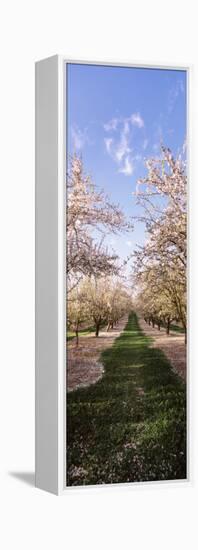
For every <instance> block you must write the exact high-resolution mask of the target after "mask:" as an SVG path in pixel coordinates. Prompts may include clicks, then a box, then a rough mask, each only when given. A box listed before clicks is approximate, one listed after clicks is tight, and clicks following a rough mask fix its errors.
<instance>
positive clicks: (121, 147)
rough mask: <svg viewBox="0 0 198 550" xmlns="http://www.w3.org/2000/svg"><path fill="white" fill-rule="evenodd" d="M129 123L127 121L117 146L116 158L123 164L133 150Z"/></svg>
mask: <svg viewBox="0 0 198 550" xmlns="http://www.w3.org/2000/svg"><path fill="white" fill-rule="evenodd" d="M128 135H129V123H128V121H126V120H125V122H124V126H123V129H122V131H121V133H120V141H119V143H118V145H117V148H116V152H115V156H116V159H117V161H118V162H121V161H122V160H123V158H124V157H125V155H127V154H128V153H130V152H131V149H130V147H129V140H128Z"/></svg>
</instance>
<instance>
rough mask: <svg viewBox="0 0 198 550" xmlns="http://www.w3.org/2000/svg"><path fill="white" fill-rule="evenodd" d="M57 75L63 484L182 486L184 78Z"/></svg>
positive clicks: (82, 67) (71, 71) (110, 72)
mask: <svg viewBox="0 0 198 550" xmlns="http://www.w3.org/2000/svg"><path fill="white" fill-rule="evenodd" d="M66 71H67V78H66V82H67V89H66V90H65V94H66V121H67V128H66V132H67V139H66V142H67V151H66V166H67V169H66V172H67V176H66V196H67V201H66V202H67V221H66V225H67V227H66V240H67V253H66V256H67V258H66V259H67V261H66V271H67V281H66V286H67V304H66V309H67V334H66V357H67V360H66V365H65V368H66V379H67V397H66V409H67V410H66V485H67V486H82V485H101V484H112V483H129V482H148V481H168V480H183V479H186V478H187V446H186V440H187V422H186V361H187V353H186V349H187V303H186V302H187V298H186V284H187V274H186V266H187V234H186V233H187V160H186V157H187V155H186V151H187V137H186V136H187V72H186V71H185V70H179V69H178V70H173V69H157V68H138V67H119V66H107V65H106V66H102V65H94V64H93V65H91V64H90V65H88V64H78V63H70V64H67V65H66Z"/></svg>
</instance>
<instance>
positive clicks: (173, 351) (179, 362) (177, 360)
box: [138, 317, 187, 381]
mask: <svg viewBox="0 0 198 550" xmlns="http://www.w3.org/2000/svg"><path fill="white" fill-rule="evenodd" d="M138 321H139V325H140V328H141V329H142V330H143V332H144V334H146V336H150V337H152V338H153V343H152V346H153V347H155V348H160V349H161V350H162V351H163V352H164V353H165V355H166V356H167V358H168V359H169V361H170V363H171V365H172V367H173V369H174V370H175V371H176V372H177V374H179V375H180V376H181V377H182V378H183V380H185V381H186V362H187V351H186V348H187V346H186V345H185V336H184V334H178V333H177V334H175V332H173V331H171V330H170V334H169V335H167V334H166V330H165V329H164V328H163V327H161V329H160V330H158V328H157V327H154V328H153V327H152V326H151V325H148V324H147V323H146V322H145V321H144V319H142V318H141V317H139V319H138Z"/></svg>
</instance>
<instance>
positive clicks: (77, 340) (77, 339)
mask: <svg viewBox="0 0 198 550" xmlns="http://www.w3.org/2000/svg"><path fill="white" fill-rule="evenodd" d="M75 332H76V345H77V346H78V342H79V338H78V327H76V331H75Z"/></svg>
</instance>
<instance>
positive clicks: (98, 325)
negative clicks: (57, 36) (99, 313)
mask: <svg viewBox="0 0 198 550" xmlns="http://www.w3.org/2000/svg"><path fill="white" fill-rule="evenodd" d="M99 330H100V323H96V336H99Z"/></svg>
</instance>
